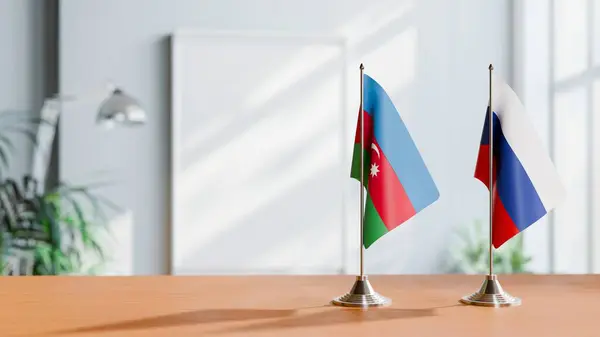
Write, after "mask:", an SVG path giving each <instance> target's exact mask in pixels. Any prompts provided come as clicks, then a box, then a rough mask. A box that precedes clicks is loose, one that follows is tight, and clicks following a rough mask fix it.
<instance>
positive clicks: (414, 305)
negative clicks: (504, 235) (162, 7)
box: [0, 275, 600, 337]
mask: <svg viewBox="0 0 600 337" xmlns="http://www.w3.org/2000/svg"><path fill="white" fill-rule="evenodd" d="M499 279H500V281H501V282H502V285H503V286H504V288H505V290H507V291H508V292H510V293H511V294H512V295H514V296H518V297H521V298H522V300H523V305H522V306H520V307H513V308H499V309H495V308H482V307H471V306H464V305H461V304H459V303H458V299H459V298H460V297H461V296H463V295H467V294H469V293H471V292H473V291H475V290H476V289H477V288H478V287H479V285H480V284H481V282H482V281H483V276H465V275H440V276H435V275H430V276H409V275H403V276H371V277H370V280H371V283H372V285H373V287H374V288H375V290H377V291H378V292H380V293H381V294H382V295H385V296H387V297H390V298H391V299H392V300H393V304H392V305H391V306H390V307H387V308H377V309H370V310H367V311H361V310H357V309H343V308H338V307H333V306H330V305H329V304H328V303H329V301H330V300H331V299H332V298H333V297H336V296H338V295H341V294H343V293H345V292H346V291H348V290H349V288H350V287H351V286H352V284H353V282H354V277H353V276H231V277H221V276H214V277H213V276H203V277H185V276H180V277H175V276H149V277H3V278H0V291H1V294H2V301H1V303H2V305H1V309H0V336H106V337H109V336H132V337H135V336H173V337H180V336H247V337H253V336H284V337H295V336H302V337H307V336H308V337H313V336H328V337H334V336H377V337H382V336H411V337H412V336H477V337H482V336H501V337H508V336H510V337H519V336H527V337H529V336H544V337H545V336H566V337H585V336H594V337H598V336H600V275H598V276H596V275H580V276H576V275H568V276H567V275H564V276H563V275H550V276H545V275H501V276H499Z"/></svg>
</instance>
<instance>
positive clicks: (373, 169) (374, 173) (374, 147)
mask: <svg viewBox="0 0 600 337" xmlns="http://www.w3.org/2000/svg"><path fill="white" fill-rule="evenodd" d="M371 149H372V150H374V151H375V152H376V153H377V159H381V154H380V153H379V148H378V147H377V145H375V144H373V143H371ZM370 171H371V173H370V174H371V177H377V173H379V172H380V171H379V165H377V164H375V163H372V164H371V170H370Z"/></svg>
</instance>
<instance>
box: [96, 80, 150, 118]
mask: <svg viewBox="0 0 600 337" xmlns="http://www.w3.org/2000/svg"><path fill="white" fill-rule="evenodd" d="M96 121H97V123H99V124H103V125H106V126H109V127H110V126H113V125H115V124H117V125H125V126H137V125H143V124H145V123H146V112H145V111H144V110H143V109H142V107H141V106H140V104H139V103H138V101H137V100H135V99H134V98H133V97H131V96H129V95H127V94H126V93H124V92H123V91H122V90H121V89H118V88H117V89H115V90H113V91H112V92H111V94H110V96H108V97H107V98H106V99H105V100H104V101H103V102H102V103H101V104H100V108H99V109H98V117H97V118H96Z"/></svg>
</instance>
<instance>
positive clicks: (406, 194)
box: [351, 75, 439, 248]
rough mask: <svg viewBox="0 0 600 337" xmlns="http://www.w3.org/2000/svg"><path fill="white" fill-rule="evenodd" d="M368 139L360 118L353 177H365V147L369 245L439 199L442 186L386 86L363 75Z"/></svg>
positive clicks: (365, 240) (365, 237)
mask: <svg viewBox="0 0 600 337" xmlns="http://www.w3.org/2000/svg"><path fill="white" fill-rule="evenodd" d="M363 76H364V77H363V81H364V88H363V96H364V103H363V110H364V116H365V120H364V142H361V125H362V124H361V115H363V114H361V113H359V116H358V125H357V128H356V137H355V141H354V142H355V144H354V153H353V157H352V170H351V177H352V178H355V179H357V180H358V181H360V161H361V160H360V159H361V158H360V156H361V148H362V149H363V150H364V151H365V152H364V171H363V172H364V180H363V181H364V184H365V188H366V189H367V200H366V205H365V216H364V230H363V243H364V246H365V248H369V246H371V245H372V244H373V243H374V242H375V241H376V240H377V239H379V238H380V237H382V236H383V235H384V234H386V233H387V232H389V231H391V230H392V229H394V228H396V227H397V226H398V225H400V224H402V223H403V222H405V221H406V220H408V219H410V218H411V217H412V216H413V215H415V214H417V213H418V212H420V211H421V210H423V209H424V208H425V207H427V206H429V205H431V204H432V203H433V202H434V201H436V200H437V199H438V197H439V192H438V189H437V187H436V185H435V183H434V181H433V179H432V178H431V175H430V174H429V171H428V170H427V167H426V166H425V163H424V162H423V159H422V158H421V155H420V154H419V150H418V149H417V147H416V146H415V143H414V142H413V140H412V138H411V136H410V134H409V133H408V130H407V128H406V126H405V125H404V122H402V119H401V118H400V115H399V114H398V111H397V110H396V108H395V107H394V104H393V103H392V100H391V99H390V97H389V96H388V95H387V93H386V92H385V90H384V89H383V88H382V87H381V86H380V85H379V84H378V83H377V82H376V81H375V80H373V79H372V78H371V77H369V76H368V75H363Z"/></svg>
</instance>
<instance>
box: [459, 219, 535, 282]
mask: <svg viewBox="0 0 600 337" xmlns="http://www.w3.org/2000/svg"><path fill="white" fill-rule="evenodd" d="M484 227H485V226H484V224H483V223H482V222H481V221H475V223H474V224H473V226H471V227H467V228H463V229H461V230H460V231H459V233H458V236H459V238H460V241H461V242H460V243H459V244H458V245H457V246H456V249H455V250H453V251H451V262H450V268H449V271H450V272H454V273H466V274H485V273H488V272H489V232H488V230H487V228H485V230H484ZM493 262H494V273H496V274H514V273H529V272H530V271H529V269H528V264H529V263H530V262H531V257H529V256H527V255H526V254H525V250H524V247H523V236H522V235H517V236H516V237H514V238H513V239H511V240H510V241H508V242H506V243H505V244H504V245H502V247H500V248H499V249H496V250H495V251H494V256H493Z"/></svg>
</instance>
